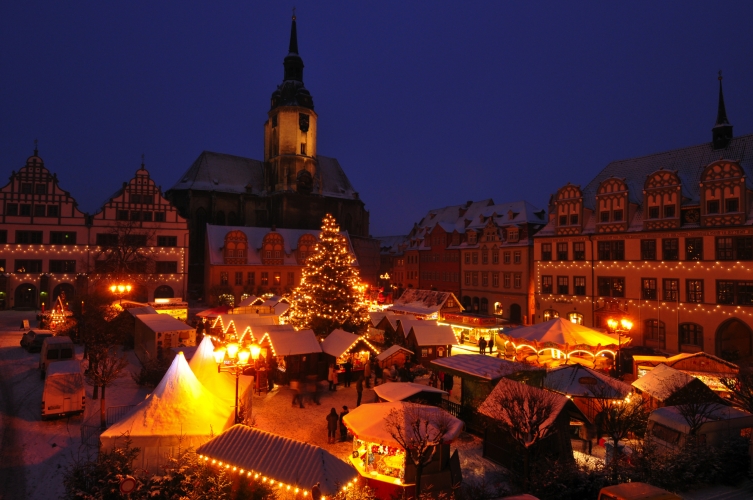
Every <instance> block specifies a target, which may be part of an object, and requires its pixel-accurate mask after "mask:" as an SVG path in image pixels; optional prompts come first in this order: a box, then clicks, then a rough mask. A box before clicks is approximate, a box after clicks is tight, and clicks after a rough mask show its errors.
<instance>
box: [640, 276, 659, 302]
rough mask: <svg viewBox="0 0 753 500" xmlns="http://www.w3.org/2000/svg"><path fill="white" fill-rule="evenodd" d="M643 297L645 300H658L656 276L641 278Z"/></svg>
mask: <svg viewBox="0 0 753 500" xmlns="http://www.w3.org/2000/svg"><path fill="white" fill-rule="evenodd" d="M641 298H642V299H643V300H656V278H643V279H642V280H641Z"/></svg>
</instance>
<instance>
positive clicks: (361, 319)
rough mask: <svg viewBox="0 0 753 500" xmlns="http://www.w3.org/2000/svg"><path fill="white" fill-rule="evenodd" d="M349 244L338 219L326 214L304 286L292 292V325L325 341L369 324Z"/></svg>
mask: <svg viewBox="0 0 753 500" xmlns="http://www.w3.org/2000/svg"><path fill="white" fill-rule="evenodd" d="M354 260H355V259H354V258H353V256H352V255H351V254H350V249H349V245H348V240H347V239H346V238H345V236H343V235H342V234H341V233H340V226H338V225H337V222H336V221H335V218H334V217H332V215H330V214H327V215H326V216H325V217H324V220H323V221H322V232H321V234H320V235H319V241H318V242H317V245H316V247H315V249H314V253H313V254H311V256H310V257H309V258H308V259H307V260H306V266H305V267H304V268H303V273H302V276H301V285H300V286H299V287H298V288H296V289H295V290H294V291H293V302H292V304H291V312H290V323H291V324H292V325H293V326H294V327H295V328H296V329H298V330H301V329H305V328H310V329H312V330H314V332H315V333H316V334H317V335H319V336H321V337H325V336H327V335H329V334H330V332H332V330H334V329H336V328H342V329H343V330H346V331H349V332H356V331H358V330H359V329H362V328H363V327H364V326H365V325H366V323H367V322H368V320H369V316H368V313H367V308H366V306H365V305H364V303H363V299H362V297H361V293H360V292H359V290H358V287H359V286H360V284H361V282H360V279H359V276H358V269H357V268H355V267H353V262H354Z"/></svg>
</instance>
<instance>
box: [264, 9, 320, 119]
mask: <svg viewBox="0 0 753 500" xmlns="http://www.w3.org/2000/svg"><path fill="white" fill-rule="evenodd" d="M282 65H283V66H284V68H285V73H284V75H283V79H282V84H281V85H279V86H278V87H277V90H275V91H274V92H273V93H272V109H274V108H276V107H277V106H302V107H304V108H309V109H314V100H313V99H312V97H311V94H310V93H309V91H308V90H306V87H304V85H303V59H301V56H300V54H299V53H298V28H297V27H296V23H295V11H294V13H293V22H292V25H291V26H290V45H289V46H288V55H286V56H285V59H284V60H283V62H282Z"/></svg>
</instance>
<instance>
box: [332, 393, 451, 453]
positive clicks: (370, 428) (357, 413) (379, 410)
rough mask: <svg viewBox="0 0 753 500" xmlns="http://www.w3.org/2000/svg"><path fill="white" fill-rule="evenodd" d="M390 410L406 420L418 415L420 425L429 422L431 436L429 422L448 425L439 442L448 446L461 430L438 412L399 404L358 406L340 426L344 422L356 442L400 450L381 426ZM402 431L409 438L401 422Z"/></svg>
mask: <svg viewBox="0 0 753 500" xmlns="http://www.w3.org/2000/svg"><path fill="white" fill-rule="evenodd" d="M377 387H378V386H377ZM392 410H395V411H397V412H403V413H402V414H403V416H405V417H406V418H407V417H408V416H410V415H411V413H412V412H415V413H418V414H419V415H420V418H421V420H422V421H424V422H426V421H428V422H429V428H430V429H431V432H432V433H433V432H435V429H436V427H435V426H434V425H433V424H432V422H435V421H438V420H440V419H441V420H446V421H447V422H448V424H449V430H448V431H447V432H446V433H445V435H444V438H443V439H442V441H443V442H445V443H450V442H452V441H453V440H454V439H456V438H457V437H458V436H459V435H460V433H461V432H462V431H463V427H464V426H465V424H464V423H463V421H462V420H460V419H457V418H455V417H453V416H452V415H450V414H449V413H447V412H446V411H444V410H443V409H441V408H437V407H436V406H425V405H418V404H415V403H406V402H403V401H392V402H388V403H370V404H362V405H361V406H359V407H357V408H355V409H354V410H350V412H349V413H348V414H347V415H345V416H344V417H343V422H345V426H346V427H347V428H348V429H350V431H351V432H352V433H353V434H355V435H356V436H357V437H358V439H361V440H364V441H367V442H370V443H377V444H381V445H387V446H394V447H395V448H400V449H402V446H401V445H400V443H398V442H397V440H395V438H393V437H392V435H390V433H389V431H388V430H387V427H386V425H385V420H384V419H385V418H386V417H387V416H388V415H389V414H390V412H391V411H392ZM403 428H404V431H405V432H406V433H407V434H408V435H409V436H413V434H412V433H413V427H412V426H411V425H410V424H408V423H407V422H405V423H404V425H403ZM421 428H422V430H423V426H421ZM432 435H433V434H432Z"/></svg>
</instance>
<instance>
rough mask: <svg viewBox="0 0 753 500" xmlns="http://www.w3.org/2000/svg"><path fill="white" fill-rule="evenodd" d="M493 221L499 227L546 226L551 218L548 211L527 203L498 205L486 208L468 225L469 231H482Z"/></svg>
mask: <svg viewBox="0 0 753 500" xmlns="http://www.w3.org/2000/svg"><path fill="white" fill-rule="evenodd" d="M489 219H493V220H494V223H495V224H496V225H497V226H510V225H512V226H517V225H523V224H545V223H546V222H547V221H548V220H549V218H548V217H547V214H546V211H545V210H542V209H540V208H536V207H535V206H533V205H532V204H530V203H528V202H527V201H513V202H509V203H497V204H494V205H491V206H488V207H485V208H484V209H483V210H482V211H481V213H479V214H478V215H477V217H476V218H474V219H473V220H472V221H470V223H469V224H468V228H469V229H481V228H483V227H484V226H486V224H487V223H488V222H489Z"/></svg>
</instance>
